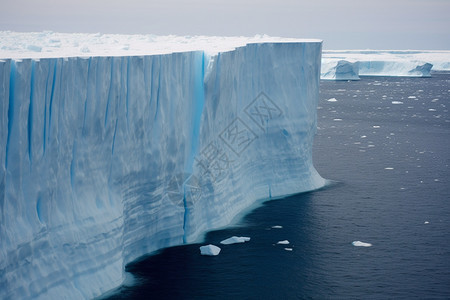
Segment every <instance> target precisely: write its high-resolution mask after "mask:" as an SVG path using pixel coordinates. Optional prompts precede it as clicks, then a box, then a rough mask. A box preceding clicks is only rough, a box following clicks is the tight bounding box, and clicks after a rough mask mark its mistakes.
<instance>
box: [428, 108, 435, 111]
mask: <svg viewBox="0 0 450 300" xmlns="http://www.w3.org/2000/svg"><path fill="white" fill-rule="evenodd" d="M428 111H436V109H434V108H429V109H428Z"/></svg>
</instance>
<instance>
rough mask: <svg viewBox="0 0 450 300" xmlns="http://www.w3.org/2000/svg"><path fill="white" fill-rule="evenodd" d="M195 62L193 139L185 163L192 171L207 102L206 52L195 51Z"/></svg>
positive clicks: (187, 170)
mask: <svg viewBox="0 0 450 300" xmlns="http://www.w3.org/2000/svg"><path fill="white" fill-rule="evenodd" d="M195 55H196V57H195V64H194V70H193V72H194V85H195V86H194V95H193V97H194V99H193V114H192V115H193V118H192V140H191V152H190V154H189V156H188V160H187V163H186V165H185V171H186V172H187V173H192V169H193V165H194V159H195V156H196V155H197V153H198V147H199V143H200V125H201V120H202V114H203V107H204V104H205V82H204V79H205V66H207V64H205V60H206V57H205V53H204V52H198V53H195Z"/></svg>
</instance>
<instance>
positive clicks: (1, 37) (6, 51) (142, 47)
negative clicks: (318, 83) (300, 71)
mask: <svg viewBox="0 0 450 300" xmlns="http://www.w3.org/2000/svg"><path fill="white" fill-rule="evenodd" d="M298 42H320V40H312V39H308V40H307V39H293V38H281V37H270V36H267V35H255V36H254V37H243V36H240V37H223V36H175V35H169V36H158V35H152V34H147V35H138V34H136V35H123V34H100V33H96V34H85V33H58V32H52V31H45V32H11V31H0V59H3V58H14V59H17V58H59V57H91V56H130V55H133V56H134V55H150V54H170V53H176V52H187V51H204V52H206V53H208V54H217V53H219V52H225V51H232V50H234V49H236V48H238V47H242V46H245V45H247V44H252V43H298Z"/></svg>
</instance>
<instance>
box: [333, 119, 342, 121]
mask: <svg viewBox="0 0 450 300" xmlns="http://www.w3.org/2000/svg"><path fill="white" fill-rule="evenodd" d="M333 121H342V119H333Z"/></svg>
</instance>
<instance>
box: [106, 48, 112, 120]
mask: <svg viewBox="0 0 450 300" xmlns="http://www.w3.org/2000/svg"><path fill="white" fill-rule="evenodd" d="M110 59H111V70H110V72H111V76H110V78H109V88H108V98H107V101H106V109H105V128H106V124H107V122H108V113H109V104H110V103H111V90H112V88H113V78H114V77H113V74H114V57H111V58H110Z"/></svg>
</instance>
